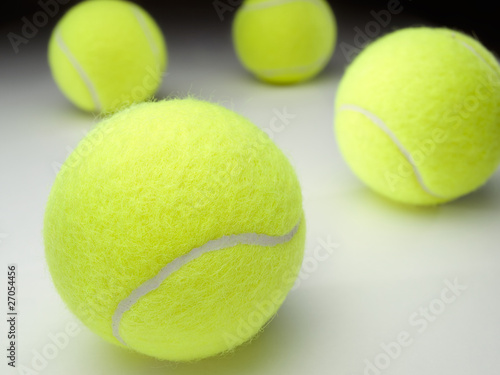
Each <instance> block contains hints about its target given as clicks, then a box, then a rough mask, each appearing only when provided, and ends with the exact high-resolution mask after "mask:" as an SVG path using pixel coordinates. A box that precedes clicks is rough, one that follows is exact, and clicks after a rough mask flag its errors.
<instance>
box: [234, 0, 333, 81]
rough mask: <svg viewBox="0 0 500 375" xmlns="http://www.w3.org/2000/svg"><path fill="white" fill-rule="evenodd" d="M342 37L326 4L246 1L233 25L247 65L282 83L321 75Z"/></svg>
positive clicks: (305, 0)
mask: <svg viewBox="0 0 500 375" xmlns="http://www.w3.org/2000/svg"><path fill="white" fill-rule="evenodd" d="M336 36H337V26H336V22H335V18H334V15H333V12H332V10H331V8H330V6H329V5H328V3H327V2H326V1H325V0H285V1H282V0H246V1H245V2H244V3H243V5H242V6H241V8H239V9H238V11H237V13H236V17H235V20H234V23H233V41H234V45H235V48H236V53H237V55H238V57H239V59H240V61H241V63H242V64H243V66H244V67H245V68H246V69H248V70H249V71H250V72H252V73H253V74H254V75H255V76H257V77H258V78H260V79H261V80H263V81H267V82H271V83H278V84H287V83H296V82H299V81H304V80H306V79H309V78H312V77H314V76H315V75H317V74H318V73H319V72H320V71H321V70H323V68H324V67H325V66H326V64H327V63H328V61H329V60H330V58H331V56H332V53H333V49H334V46H335V40H336Z"/></svg>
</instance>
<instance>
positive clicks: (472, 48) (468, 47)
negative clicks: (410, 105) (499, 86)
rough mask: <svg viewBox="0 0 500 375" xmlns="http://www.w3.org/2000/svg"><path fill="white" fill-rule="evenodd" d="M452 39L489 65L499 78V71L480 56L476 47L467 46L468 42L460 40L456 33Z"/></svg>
mask: <svg viewBox="0 0 500 375" xmlns="http://www.w3.org/2000/svg"><path fill="white" fill-rule="evenodd" d="M451 37H452V38H453V39H455V40H456V41H457V42H459V43H460V44H461V45H463V46H464V47H465V48H467V49H468V50H469V51H471V52H472V53H473V54H474V56H476V57H477V58H478V59H479V60H481V61H482V62H484V63H485V64H486V65H487V66H488V67H489V68H490V69H491V70H493V71H494V73H495V74H496V75H497V76H498V75H499V74H498V72H497V71H496V70H495V69H494V68H493V67H492V66H491V64H490V63H489V62H488V61H486V59H485V58H484V57H483V56H481V55H480V54H479V53H478V52H477V51H476V50H475V49H474V47H472V46H471V45H470V44H467V43H466V42H464V41H463V40H460V39H458V38H457V37H456V34H454V33H453V34H451Z"/></svg>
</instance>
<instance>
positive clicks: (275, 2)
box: [241, 0, 325, 12]
mask: <svg viewBox="0 0 500 375" xmlns="http://www.w3.org/2000/svg"><path fill="white" fill-rule="evenodd" d="M289 3H311V4H315V5H319V6H322V7H323V6H325V4H324V2H323V1H321V0H269V1H263V2H260V3H256V4H255V3H254V4H244V5H243V7H242V8H241V10H242V11H245V12H251V11H256V10H262V9H267V8H272V7H275V6H279V5H284V4H289Z"/></svg>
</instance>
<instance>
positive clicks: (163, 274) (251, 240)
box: [112, 220, 300, 345]
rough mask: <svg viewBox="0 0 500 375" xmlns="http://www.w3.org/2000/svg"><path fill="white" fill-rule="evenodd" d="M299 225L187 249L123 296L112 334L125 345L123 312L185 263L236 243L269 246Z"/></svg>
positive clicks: (288, 237) (289, 236)
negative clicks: (276, 232) (285, 230)
mask: <svg viewBox="0 0 500 375" xmlns="http://www.w3.org/2000/svg"><path fill="white" fill-rule="evenodd" d="M299 225H300V220H299V222H298V223H297V225H295V226H294V227H293V229H292V230H291V231H290V232H288V233H286V234H284V235H283V236H268V235H266V234H257V233H244V234H232V235H229V236H223V237H221V238H218V239H216V240H211V241H208V242H207V243H205V244H204V245H202V246H200V247H196V248H194V249H192V250H191V251H189V252H188V253H187V254H184V255H182V256H180V257H178V258H176V259H174V260H173V261H171V262H170V263H168V264H167V265H165V266H164V267H163V268H162V269H161V270H160V271H159V272H158V273H157V274H156V276H154V277H153V278H151V279H149V280H147V281H145V282H144V283H142V284H141V285H139V287H137V288H136V289H135V290H133V291H132V293H130V295H129V296H128V297H127V298H125V299H124V300H122V301H121V302H120V303H119V304H118V306H117V308H116V310H115V313H114V314H113V318H112V330H113V336H114V337H115V338H116V339H117V340H118V341H120V342H121V343H122V344H123V345H127V344H126V343H125V341H124V340H123V339H122V337H121V336H120V322H121V320H122V317H123V314H125V313H126V312H127V311H128V310H130V309H131V308H132V306H133V305H134V304H135V303H136V302H137V301H138V300H139V299H141V298H142V297H144V296H145V295H146V294H148V293H149V292H152V291H153V290H155V289H156V288H158V287H159V286H160V285H161V284H162V282H163V281H164V280H165V279H166V278H167V277H169V276H170V275H171V274H173V273H174V272H176V271H177V270H179V269H180V268H181V267H182V266H184V265H185V264H187V263H189V262H191V261H192V260H194V259H196V258H199V257H201V256H202V255H204V254H206V253H209V252H212V251H217V250H223V249H227V248H230V247H234V246H236V245H257V246H266V247H269V246H276V245H279V244H283V243H286V242H288V241H290V240H291V239H292V238H293V236H295V234H296V233H297V231H298V230H299Z"/></svg>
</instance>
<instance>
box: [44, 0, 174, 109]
mask: <svg viewBox="0 0 500 375" xmlns="http://www.w3.org/2000/svg"><path fill="white" fill-rule="evenodd" d="M49 64H50V68H51V70H52V75H53V76H54V79H55V81H56V83H57V85H58V86H59V88H60V89H61V91H62V92H63V93H64V94H65V95H66V97H67V98H68V99H69V100H70V101H71V102H73V103H74V104H75V105H76V106H77V107H79V108H81V109H83V110H86V111H92V112H113V111H116V110H118V109H120V108H122V107H125V106H127V105H130V104H131V103H136V102H141V101H144V100H146V99H148V98H150V97H152V96H153V95H154V93H155V92H156V91H157V89H158V87H159V86H160V84H161V80H162V75H163V72H164V71H165V69H166V64H167V52H166V45H165V41H164V39H163V36H162V33H161V30H160V29H159V28H158V26H157V25H156V23H155V21H154V20H153V19H152V18H151V16H150V15H149V14H148V13H146V12H145V11H144V10H143V9H142V8H141V7H139V6H138V5H136V4H133V3H130V2H127V1H113V0H112V1H106V0H101V1H97V0H95V1H84V2H82V3H80V4H78V5H76V6H74V7H73V8H71V9H70V10H69V11H68V13H66V14H65V15H64V17H63V18H62V19H61V20H60V21H59V23H58V24H57V26H56V27H55V29H54V31H53V33H52V37H51V39H50V42H49Z"/></svg>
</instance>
